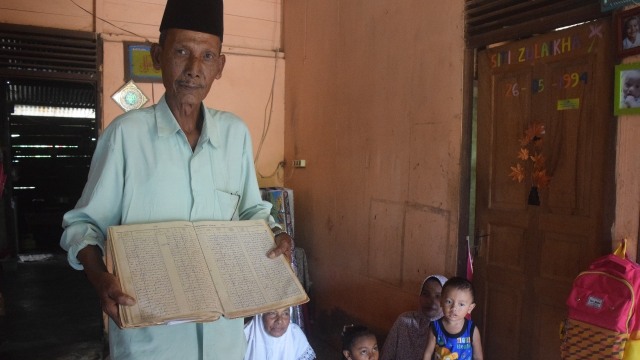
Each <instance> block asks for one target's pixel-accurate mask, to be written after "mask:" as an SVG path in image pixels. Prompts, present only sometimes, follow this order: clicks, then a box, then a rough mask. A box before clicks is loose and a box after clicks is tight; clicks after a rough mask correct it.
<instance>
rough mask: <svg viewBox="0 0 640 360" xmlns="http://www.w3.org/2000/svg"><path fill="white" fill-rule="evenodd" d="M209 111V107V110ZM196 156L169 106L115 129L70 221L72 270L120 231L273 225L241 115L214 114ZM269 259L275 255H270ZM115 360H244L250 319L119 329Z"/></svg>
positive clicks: (136, 115)
mask: <svg viewBox="0 0 640 360" xmlns="http://www.w3.org/2000/svg"><path fill="white" fill-rule="evenodd" d="M203 108H204V107H203ZM204 114H205V117H204V124H203V128H202V133H201V135H200V139H199V140H198V144H197V146H196V148H195V150H193V151H192V149H191V146H190V145H189V142H188V141H187V138H186V136H185V134H184V133H183V132H182V130H181V129H180V126H179V125H178V123H177V121H176V120H175V118H174V117H173V114H172V113H171V111H170V110H169V107H168V105H167V103H166V101H165V99H164V97H163V98H162V99H161V100H160V101H159V103H158V104H157V105H155V106H152V107H149V108H145V109H141V110H135V111H130V112H128V113H125V114H123V115H121V116H120V117H118V118H117V119H115V120H114V121H113V123H111V124H110V125H109V126H108V127H107V129H105V130H104V133H103V134H102V136H101V137H100V139H99V140H98V144H97V147H96V150H95V153H94V155H93V159H92V162H91V170H90V171H89V178H88V180H87V184H86V185H85V188H84V191H83V192H82V196H81V198H80V200H78V203H77V204H76V207H75V209H73V210H71V211H69V212H67V213H66V214H65V216H64V218H63V224H62V225H63V227H64V228H65V231H64V233H63V235H62V239H61V241H60V245H61V246H62V247H63V248H64V249H65V250H66V251H67V252H68V260H69V264H70V265H71V266H72V267H74V268H76V269H82V265H81V264H80V263H79V262H78V260H77V254H78V252H79V251H80V250H81V249H83V248H84V247H86V246H88V245H97V246H99V247H100V248H101V249H102V250H103V252H104V243H105V234H106V233H107V228H108V227H109V226H111V225H119V224H133V223H146V222H158V221H170V220H189V221H198V220H232V219H233V220H249V219H265V220H267V221H268V222H269V225H270V226H271V227H272V228H273V227H274V226H275V223H274V221H273V218H272V217H271V216H270V210H271V204H270V203H268V202H265V201H262V198H261V195H260V190H259V188H258V183H257V180H256V175H255V169H254V165H253V153H252V146H251V137H250V135H249V131H248V129H247V127H246V125H245V124H244V123H243V122H242V120H240V119H239V118H238V117H236V116H235V115H233V114H231V113H227V112H222V111H217V110H213V109H206V111H205V112H204ZM265 256H266V255H265ZM109 343H110V350H111V358H112V359H114V360H120V359H136V360H138V359H225V360H229V359H242V358H243V356H244V350H245V346H246V342H245V338H244V333H243V321H242V319H236V320H226V319H224V318H221V319H220V320H217V321H215V322H211V323H205V324H195V323H188V324H181V325H168V326H152V327H147V328H142V329H127V330H122V329H119V328H118V327H117V326H115V323H113V321H110V326H109Z"/></svg>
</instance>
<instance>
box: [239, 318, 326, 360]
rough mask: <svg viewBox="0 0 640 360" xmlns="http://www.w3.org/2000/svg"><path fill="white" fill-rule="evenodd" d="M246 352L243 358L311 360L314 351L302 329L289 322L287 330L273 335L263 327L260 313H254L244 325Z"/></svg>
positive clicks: (314, 355) (245, 359) (252, 359)
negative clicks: (279, 334) (275, 335)
mask: <svg viewBox="0 0 640 360" xmlns="http://www.w3.org/2000/svg"><path fill="white" fill-rule="evenodd" d="M244 334H245V336H246V337H247V353H246V354H245V356H244V360H312V359H315V358H316V354H315V352H313V349H312V348H311V345H309V341H307V337H306V336H305V335H304V332H302V329H300V327H299V326H298V325H296V324H294V323H289V327H287V331H286V332H285V333H284V334H283V335H282V336H280V337H273V336H271V335H269V333H267V331H266V330H265V329H264V322H263V321H262V314H259V315H256V316H255V317H254V318H253V319H252V320H251V321H250V322H249V323H248V324H247V325H246V326H245V327H244Z"/></svg>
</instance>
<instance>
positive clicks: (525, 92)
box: [473, 20, 615, 359]
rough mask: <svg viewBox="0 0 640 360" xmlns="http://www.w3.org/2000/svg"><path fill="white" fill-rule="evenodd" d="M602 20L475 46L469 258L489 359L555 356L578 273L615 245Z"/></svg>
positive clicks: (606, 37)
mask: <svg viewBox="0 0 640 360" xmlns="http://www.w3.org/2000/svg"><path fill="white" fill-rule="evenodd" d="M610 31H611V30H610V22H609V21H608V20H600V21H592V22H589V23H585V24H582V25H579V26H575V27H573V28H568V29H564V30H559V31H554V32H550V33H547V34H544V35H538V36H534V37H531V38H529V39H526V40H520V41H515V42H510V43H507V44H504V45H501V46H498V47H493V48H489V49H486V50H483V51H481V52H479V53H478V124H477V125H478V126H477V131H478V132H477V140H478V145H477V196H476V206H477V207H476V222H475V226H476V236H477V239H479V240H480V241H479V242H480V251H479V253H478V256H477V257H476V259H475V260H476V261H475V270H476V271H475V273H474V278H473V280H474V284H475V286H476V290H477V296H476V301H477V303H478V308H477V310H476V311H477V312H479V314H477V315H478V319H479V326H480V330H481V333H482V338H483V342H484V350H485V354H486V358H488V359H494V358H496V359H497V358H500V357H501V356H504V355H505V354H509V357H513V358H517V359H559V357H560V352H559V346H560V340H559V336H558V327H559V324H560V321H561V320H562V319H563V318H564V317H565V316H566V308H565V305H564V304H565V301H566V298H567V296H568V294H569V290H570V288H571V284H572V281H573V279H574V278H575V276H576V275H577V274H578V273H579V272H580V271H581V270H583V269H585V268H586V266H587V265H588V264H589V262H590V261H591V260H593V259H594V258H595V257H597V256H599V255H602V254H604V253H606V251H607V250H608V249H609V246H610V244H611V239H610V234H608V233H607V231H608V229H609V228H610V226H611V222H612V218H611V212H610V211H607V209H609V208H610V207H611V206H612V204H613V199H612V197H613V184H614V182H613V175H614V173H613V164H614V161H612V159H613V158H614V157H613V146H612V142H613V139H614V134H615V132H614V129H615V126H614V124H615V122H614V118H613V115H612V114H613V113H612V103H613V100H612V98H613V96H612V89H613V85H612V77H611V74H612V69H613V58H612V54H613V49H612V44H611V40H610V39H611V35H610Z"/></svg>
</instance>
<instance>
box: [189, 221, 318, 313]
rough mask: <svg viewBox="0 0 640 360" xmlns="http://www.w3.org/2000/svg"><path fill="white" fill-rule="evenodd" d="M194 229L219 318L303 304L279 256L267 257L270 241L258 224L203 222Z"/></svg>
mask: <svg viewBox="0 0 640 360" xmlns="http://www.w3.org/2000/svg"><path fill="white" fill-rule="evenodd" d="M194 226H195V231H196V233H197V236H198V238H199V239H200V243H201V245H202V247H203V253H205V258H206V259H207V263H208V264H209V268H210V269H211V277H212V278H213V279H214V282H215V284H216V288H217V289H218V294H219V295H220V300H221V302H222V306H223V307H224V314H225V316H227V317H231V318H234V317H240V316H250V315H254V314H257V313H261V312H264V311H266V310H271V309H277V308H281V307H286V306H292V305H297V304H302V303H305V302H307V301H308V300H309V298H308V297H307V294H306V293H305V291H304V289H303V287H302V285H301V284H300V282H299V281H298V278H297V277H296V275H295V273H294V272H293V270H292V269H291V266H290V265H289V264H288V263H287V261H286V259H285V258H284V256H280V258H278V259H270V258H268V257H267V253H268V252H269V250H271V249H272V248H273V247H274V246H275V242H274V240H273V234H272V232H271V230H270V229H269V227H268V226H267V224H266V223H265V222H264V221H262V220H249V221H207V222H197V223H195V224H194Z"/></svg>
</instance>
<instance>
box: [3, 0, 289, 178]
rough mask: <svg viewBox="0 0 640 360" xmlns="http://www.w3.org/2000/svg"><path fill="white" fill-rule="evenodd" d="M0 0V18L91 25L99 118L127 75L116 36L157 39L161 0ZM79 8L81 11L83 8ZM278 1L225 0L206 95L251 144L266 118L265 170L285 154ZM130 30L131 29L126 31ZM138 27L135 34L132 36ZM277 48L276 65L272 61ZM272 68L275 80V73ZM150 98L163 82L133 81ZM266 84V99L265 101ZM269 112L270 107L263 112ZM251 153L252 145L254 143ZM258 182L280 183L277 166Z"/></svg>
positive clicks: (106, 117)
mask: <svg viewBox="0 0 640 360" xmlns="http://www.w3.org/2000/svg"><path fill="white" fill-rule="evenodd" d="M74 1H75V3H76V4H77V5H75V4H74V3H73V2H71V1H68V0H50V1H41V0H2V3H1V4H0V22H3V23H12V24H20V25H33V26H39V27H49V28H60V29H67V30H79V31H87V32H96V33H98V35H99V36H100V38H101V39H102V40H103V42H104V48H103V56H104V58H103V68H102V70H103V73H102V75H103V89H102V90H103V97H102V102H103V107H102V108H103V114H102V117H103V121H104V125H105V126H106V125H107V124H108V123H109V122H111V120H113V118H114V117H116V116H117V115H119V114H121V113H122V110H121V109H120V107H118V105H116V103H115V102H114V101H113V100H112V99H111V95H113V94H114V93H115V92H116V91H117V90H118V89H119V88H120V87H122V86H123V85H124V84H125V83H126V81H125V78H124V65H123V46H122V42H123V41H140V42H143V41H145V40H149V41H157V37H158V25H159V23H160V20H161V18H162V13H163V11H164V4H165V3H166V0H145V1H140V0H74ZM85 10H86V11H85ZM281 11H282V9H281V1H280V0H274V1H262V0H235V1H226V2H225V43H224V44H223V45H224V46H223V52H225V53H226V54H227V65H226V66H225V70H224V73H223V77H222V79H221V80H219V81H218V82H216V83H215V84H214V86H213V88H212V92H211V94H210V96H209V97H208V98H207V100H206V101H205V103H206V104H207V105H208V106H212V107H216V108H219V109H222V110H226V111H231V112H234V113H236V114H238V115H239V116H240V117H242V118H243V119H244V120H245V122H246V123H247V124H248V126H249V128H250V130H251V133H252V138H253V141H254V150H256V151H257V148H258V145H259V142H260V140H261V138H262V133H263V129H265V127H266V125H265V124H266V120H265V119H267V118H269V115H270V126H269V128H268V133H267V134H266V136H265V140H264V145H263V146H262V152H261V154H260V157H259V161H258V163H257V164H256V166H257V169H258V171H259V172H260V173H261V174H263V175H270V174H272V173H273V172H274V170H275V169H276V168H277V166H278V163H280V162H281V161H282V160H283V158H284V143H283V140H282V139H283V136H284V64H285V60H284V56H283V54H282V53H280V52H277V51H274V49H279V48H281V41H280V38H281V33H280V29H281V24H282V19H281V18H282V16H281ZM132 33H133V34H132ZM136 34H137V36H136ZM276 56H277V57H278V60H277V67H276V63H275V61H276V60H275V59H276ZM274 74H275V81H274ZM138 85H139V87H140V88H141V90H142V92H143V93H144V94H145V96H147V97H148V98H149V99H150V100H151V101H149V103H147V105H146V106H148V105H150V104H152V103H153V101H154V100H155V101H157V100H158V99H160V97H161V96H162V93H163V92H164V88H163V86H162V84H155V85H153V86H152V84H145V83H139V84H138ZM272 91H273V105H272V107H269V109H270V112H269V111H267V113H266V115H265V108H266V107H267V101H268V100H269V97H270V94H271V92H272ZM269 113H270V114H269ZM254 153H255V151H254ZM258 180H259V182H260V183H261V185H262V186H276V185H282V183H283V178H282V172H279V173H278V174H277V175H276V176H273V177H270V178H263V177H260V176H259V179H258Z"/></svg>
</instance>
